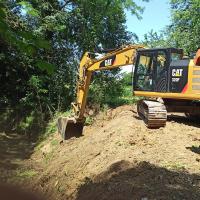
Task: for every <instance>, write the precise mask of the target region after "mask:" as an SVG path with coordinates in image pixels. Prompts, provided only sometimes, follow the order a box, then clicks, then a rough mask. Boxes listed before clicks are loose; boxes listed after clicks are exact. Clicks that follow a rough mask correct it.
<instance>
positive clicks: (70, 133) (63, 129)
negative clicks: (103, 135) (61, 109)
mask: <svg viewBox="0 0 200 200" xmlns="http://www.w3.org/2000/svg"><path fill="white" fill-rule="evenodd" d="M57 126H58V132H59V133H60V134H61V136H62V139H63V140H67V139H70V138H72V137H80V136H82V132H83V126H84V122H78V121H77V120H76V119H75V118H74V117H60V118H58V122H57Z"/></svg>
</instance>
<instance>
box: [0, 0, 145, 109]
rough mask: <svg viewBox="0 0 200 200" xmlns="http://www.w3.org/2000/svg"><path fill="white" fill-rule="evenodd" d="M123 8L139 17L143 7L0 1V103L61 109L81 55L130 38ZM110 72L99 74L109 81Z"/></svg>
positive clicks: (116, 2) (116, 0) (75, 0)
mask: <svg viewBox="0 0 200 200" xmlns="http://www.w3.org/2000/svg"><path fill="white" fill-rule="evenodd" d="M145 1H146V0H145ZM125 10H129V11H131V13H132V14H134V15H136V16H137V17H138V18H139V17H140V14H141V13H142V10H143V8H141V7H140V6H138V5H137V4H136V3H135V1H133V0H123V1H120V0H106V1H105V0H93V1H91V0H49V1H45V0H29V1H28V0H27V1H20V0H0V62H1V69H0V70H1V73H0V81H1V84H0V91H1V94H0V105H1V106H16V105H23V106H25V107H26V108H29V109H27V110H32V109H35V110H37V111H38V110H39V111H40V112H42V113H47V112H49V111H50V112H54V111H56V110H62V109H66V108H67V107H68V106H69V105H70V103H71V101H72V100H73V98H74V95H75V86H76V77H77V66H78V62H79V60H80V58H81V56H82V54H83V52H84V51H91V52H96V51H99V49H102V48H115V47H118V46H120V45H122V44H125V43H127V42H130V40H131V39H132V36H133V35H132V34H131V33H129V32H128V31H127V30H126V25H125V23H126V15H125ZM52 72H53V73H52ZM115 74H117V73H113V76H110V74H109V73H106V74H104V76H106V77H107V79H106V80H108V81H109V79H110V80H111V79H112V80H111V83H112V82H113V80H114V79H115ZM108 77H109V78H108ZM97 80H100V81H102V79H99V78H98V79H97ZM96 84H98V81H96ZM108 85H109V84H108ZM112 95H113V94H112Z"/></svg>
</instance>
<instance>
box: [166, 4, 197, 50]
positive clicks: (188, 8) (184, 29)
mask: <svg viewBox="0 0 200 200" xmlns="http://www.w3.org/2000/svg"><path fill="white" fill-rule="evenodd" d="M170 4H171V10H172V24H171V26H169V30H170V32H171V35H170V38H171V40H172V41H173V44H174V46H176V47H180V48H183V49H184V50H185V51H186V52H188V53H189V52H195V51H196V50H197V48H198V47H199V44H200V34H199V33H200V1H199V0H171V2H170Z"/></svg>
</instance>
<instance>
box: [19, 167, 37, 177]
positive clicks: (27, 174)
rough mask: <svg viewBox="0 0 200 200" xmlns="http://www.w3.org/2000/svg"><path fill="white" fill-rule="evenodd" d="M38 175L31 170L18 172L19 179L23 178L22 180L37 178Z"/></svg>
mask: <svg viewBox="0 0 200 200" xmlns="http://www.w3.org/2000/svg"><path fill="white" fill-rule="evenodd" d="M37 174H38V173H37V172H36V171H35V170H33V169H30V170H25V171H20V172H18V173H17V177H18V178H22V179H27V178H32V177H34V176H36V175H37Z"/></svg>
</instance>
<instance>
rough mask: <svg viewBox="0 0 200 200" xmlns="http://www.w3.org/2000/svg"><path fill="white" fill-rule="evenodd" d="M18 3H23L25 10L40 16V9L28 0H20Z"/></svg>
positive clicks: (34, 15) (32, 14)
mask: <svg viewBox="0 0 200 200" xmlns="http://www.w3.org/2000/svg"><path fill="white" fill-rule="evenodd" d="M18 5H21V6H22V7H23V9H24V10H25V12H26V13H27V14H29V15H31V16H33V17H38V16H39V12H38V10H36V9H34V8H33V6H32V5H31V4H30V3H29V2H27V1H20V2H19V3H18Z"/></svg>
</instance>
